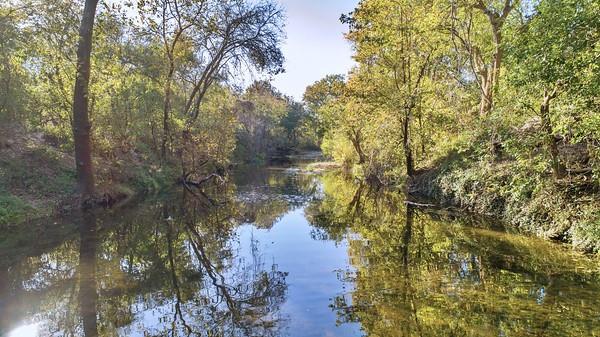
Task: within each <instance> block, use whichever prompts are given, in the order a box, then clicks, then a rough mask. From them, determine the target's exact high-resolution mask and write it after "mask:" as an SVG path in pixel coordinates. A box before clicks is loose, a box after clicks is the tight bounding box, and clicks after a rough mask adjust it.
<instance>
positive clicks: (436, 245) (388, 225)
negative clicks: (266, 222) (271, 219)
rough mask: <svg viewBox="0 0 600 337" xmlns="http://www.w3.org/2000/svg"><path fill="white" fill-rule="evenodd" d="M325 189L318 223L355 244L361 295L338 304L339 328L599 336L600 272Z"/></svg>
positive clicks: (374, 195) (479, 230)
mask: <svg viewBox="0 0 600 337" xmlns="http://www.w3.org/2000/svg"><path fill="white" fill-rule="evenodd" d="M324 189H325V197H324V198H323V200H321V201H320V202H318V203H315V204H313V205H312V206H311V208H310V212H309V214H310V218H311V219H312V220H313V224H314V225H315V226H317V227H319V228H320V230H321V231H324V232H326V233H327V234H326V235H325V236H326V237H328V238H335V239H340V238H342V237H343V238H348V240H349V241H350V242H349V246H350V249H349V254H350V256H351V259H350V260H351V262H352V266H353V267H354V273H353V274H352V275H350V276H349V277H348V279H347V280H346V282H349V283H351V284H353V285H354V287H355V290H354V291H352V292H350V293H348V294H343V295H341V296H337V297H335V298H334V299H333V300H332V308H333V310H334V311H336V312H337V314H338V317H339V323H340V324H344V323H348V322H360V324H361V326H362V329H363V331H364V333H365V335H367V336H413V335H414V336H525V335H532V336H598V335H600V311H599V308H600V287H599V277H598V265H597V263H593V262H592V261H590V260H588V259H586V258H583V257H579V256H576V255H574V254H571V253H569V252H566V251H563V250H562V249H560V248H559V247H557V246H556V245H554V244H551V243H548V242H543V241H539V240H535V239H530V238H525V237H522V236H515V235H510V234H506V233H501V232H498V231H494V230H490V229H489V228H487V226H485V225H483V224H481V223H480V224H477V226H473V224H469V225H467V224H465V223H463V222H461V221H457V220H452V219H451V217H449V216H447V215H440V214H435V213H434V214H431V213H424V212H423V211H421V210H418V209H415V208H414V207H412V206H410V205H405V204H404V202H403V200H404V197H403V196H402V195H399V194H397V193H381V192H377V191H367V192H365V187H364V186H352V185H348V184H347V183H345V182H344V181H343V180H342V181H340V179H339V177H335V176H329V177H325V178H324ZM343 223H347V224H349V232H350V233H353V234H352V235H348V234H346V235H340V233H342V232H344V231H345V229H344V227H343V226H340V224H343ZM478 226H479V227H478ZM346 233H348V232H346Z"/></svg>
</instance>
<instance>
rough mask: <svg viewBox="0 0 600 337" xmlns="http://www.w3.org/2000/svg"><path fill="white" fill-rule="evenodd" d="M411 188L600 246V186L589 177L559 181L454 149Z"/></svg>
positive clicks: (544, 233) (581, 245) (577, 245)
mask: <svg viewBox="0 0 600 337" xmlns="http://www.w3.org/2000/svg"><path fill="white" fill-rule="evenodd" d="M409 191H410V192H411V193H413V194H416V195H420V196H424V197H426V198H430V199H433V200H436V201H437V202H438V203H440V204H442V205H444V206H454V207H458V208H460V209H463V210H466V211H469V212H473V213H477V214H482V215H488V216H492V217H495V218H497V219H499V220H501V221H503V222H505V223H506V224H509V225H511V226H513V227H515V228H517V229H519V230H520V231H523V232H526V233H530V234H534V235H536V236H538V237H542V238H545V239H550V240H558V241H561V242H565V243H568V244H570V245H571V246H572V247H573V248H574V249H577V250H581V251H586V252H594V253H598V252H599V251H600V193H599V187H598V185H597V182H594V180H593V179H590V177H587V176H581V175H579V176H568V177H565V178H564V179H561V180H554V179H552V177H551V176H550V175H549V174H548V173H545V172H538V171H536V170H534V169H533V168H532V167H530V166H528V165H523V164H519V162H518V161H516V160H510V159H504V160H500V161H489V160H483V159H481V158H480V157H479V158H478V157H477V156H475V155H471V154H469V153H462V154H459V153H452V154H451V155H449V156H447V157H445V158H443V159H442V160H440V161H439V162H438V163H436V165H435V166H434V168H432V169H429V170H426V171H423V172H422V173H420V174H419V175H418V176H416V177H415V178H414V179H413V181H412V182H411V183H410V186H409Z"/></svg>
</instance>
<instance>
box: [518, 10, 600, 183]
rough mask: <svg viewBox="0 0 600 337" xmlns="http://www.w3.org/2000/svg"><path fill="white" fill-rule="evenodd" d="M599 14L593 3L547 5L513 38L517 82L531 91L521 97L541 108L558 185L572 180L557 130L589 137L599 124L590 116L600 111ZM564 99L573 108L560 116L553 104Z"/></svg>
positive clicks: (549, 152) (542, 123)
mask: <svg viewBox="0 0 600 337" xmlns="http://www.w3.org/2000/svg"><path fill="white" fill-rule="evenodd" d="M599 14H600V6H599V5H598V4H597V2H595V1H592V0H584V1H575V0H543V1H540V3H539V4H538V5H537V6H536V7H535V8H534V12H533V13H532V15H531V17H530V18H529V19H528V20H527V21H526V22H525V23H524V24H523V25H521V26H518V27H517V29H516V31H515V32H514V34H513V35H512V41H511V42H512V43H511V45H510V48H509V61H510V66H511V72H512V76H511V81H512V82H513V83H514V85H516V86H519V87H521V88H523V89H525V90H521V97H522V100H524V101H526V102H527V104H526V106H530V107H531V106H532V104H533V105H539V107H538V108H537V109H536V108H531V109H532V110H534V111H536V114H537V115H538V117H539V119H540V121H541V130H542V132H543V134H544V143H545V144H546V148H547V153H548V156H549V157H550V163H551V168H552V173H553V176H554V178H555V179H560V178H563V177H564V176H565V174H566V168H565V165H564V163H561V159H560V156H559V143H560V142H561V141H563V140H564V139H562V137H561V136H559V134H558V133H557V129H563V130H565V129H570V130H573V131H571V132H572V133H575V134H587V133H588V132H589V131H588V130H585V131H583V130H582V128H581V126H585V125H586V124H587V122H588V121H590V119H591V118H593V114H589V113H588V112H589V111H595V110H596V111H597V109H598V102H597V100H596V98H597V93H598V90H600V75H598V71H597V70H598V61H599V59H598V54H597V53H598V51H597V49H598V47H597V46H596V44H597V40H598V38H599V37H600V23H598V20H597V18H598V15H599ZM560 95H566V96H568V98H567V99H568V100H569V101H570V102H571V104H570V105H571V107H569V106H566V107H563V109H562V111H557V112H554V111H553V110H552V109H551V104H552V102H554V101H555V100H557V99H559V96H560ZM528 101H533V103H532V104H530V103H529V102H528ZM573 103H575V104H573ZM590 117H591V118H590ZM580 130H581V131H580ZM576 138H579V137H577V136H576ZM582 138H585V137H582ZM584 140H585V139H584Z"/></svg>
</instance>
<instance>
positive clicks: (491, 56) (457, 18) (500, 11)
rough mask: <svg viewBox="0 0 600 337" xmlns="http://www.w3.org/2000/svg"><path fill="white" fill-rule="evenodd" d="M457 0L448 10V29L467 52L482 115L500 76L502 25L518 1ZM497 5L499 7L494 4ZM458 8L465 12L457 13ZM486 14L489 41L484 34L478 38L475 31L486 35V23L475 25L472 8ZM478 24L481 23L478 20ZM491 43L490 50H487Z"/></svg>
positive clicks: (483, 115)
mask: <svg viewBox="0 0 600 337" xmlns="http://www.w3.org/2000/svg"><path fill="white" fill-rule="evenodd" d="M459 2H460V1H456V0H455V1H453V2H452V10H451V17H452V20H451V29H450V32H451V34H452V37H453V38H454V39H456V40H458V42H456V40H454V45H455V46H456V47H457V49H458V48H459V47H458V46H461V47H462V49H463V50H464V51H465V52H466V53H467V55H468V58H469V65H470V68H471V70H472V72H473V74H474V75H475V79H476V81H477V86H478V87H479V90H480V92H481V99H480V105H479V114H480V116H482V117H485V116H486V115H487V114H489V113H490V111H491V110H492V107H493V103H494V91H495V90H496V87H497V85H498V80H499V78H500V69H501V66H502V59H503V53H504V52H503V35H502V34H503V33H502V32H503V27H504V24H505V23H506V21H507V19H508V16H509V14H510V13H511V12H512V11H513V9H514V8H515V7H516V6H517V5H518V4H519V0H502V1H501V3H500V4H499V6H498V4H497V2H498V1H497V0H492V1H487V2H484V1H483V0H474V1H473V0H471V1H467V2H465V3H461V4H459ZM497 7H498V8H497ZM460 9H463V10H464V13H462V15H461V14H459V12H460ZM474 10H476V11H477V12H479V13H481V14H483V15H485V17H486V18H487V21H488V25H487V26H488V27H489V28H491V33H492V34H491V43H490V41H489V40H488V39H487V38H481V37H480V38H479V39H480V42H479V43H478V42H477V41H476V40H477V38H476V36H477V35H484V36H486V34H485V32H486V29H485V28H484V27H485V26H477V25H476V24H477V23H479V22H478V21H477V18H474V16H475V13H473V11H474ZM479 24H480V23H479ZM488 45H489V46H491V49H490V50H489V52H486V51H487V50H488V49H489V48H488Z"/></svg>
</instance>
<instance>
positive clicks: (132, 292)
mask: <svg viewBox="0 0 600 337" xmlns="http://www.w3.org/2000/svg"><path fill="white" fill-rule="evenodd" d="M220 192H221V197H222V200H219V206H218V207H207V205H206V202H205V201H204V200H202V199H201V198H200V196H194V195H190V194H185V193H181V194H174V195H173V196H172V198H171V200H172V201H170V202H165V201H160V202H156V203H155V204H154V205H153V206H151V207H146V208H144V209H142V210H140V209H136V210H135V211H133V212H131V214H124V215H122V216H121V217H118V218H115V217H100V216H96V215H94V214H86V215H85V216H82V217H81V218H80V219H78V220H77V221H76V222H77V223H79V226H78V227H79V231H78V234H79V235H78V237H75V236H74V237H73V238H72V239H67V240H65V241H64V242H63V243H62V244H60V245H59V246H58V247H54V248H51V249H49V250H48V251H46V252H44V253H43V254H39V255H37V256H36V255H35V254H36V253H31V252H30V253H31V254H32V255H33V256H32V257H27V258H23V259H21V260H20V261H18V262H17V263H15V264H13V265H12V266H10V267H9V269H10V270H11V272H10V273H8V274H3V275H2V276H1V281H2V286H3V289H1V291H0V301H2V302H3V303H6V304H7V305H9V306H10V307H9V308H10V310H11V311H13V313H14V316H15V317H18V319H19V320H18V321H21V319H22V318H23V317H29V320H30V321H37V322H41V325H40V327H39V330H40V332H42V335H61V336H62V335H64V336H86V337H90V336H111V335H127V336H130V335H140V336H141V335H144V336H192V335H193V336H278V335H280V334H281V331H282V329H284V328H285V322H286V320H285V317H283V315H282V314H281V313H280V307H281V305H282V303H283V302H284V301H285V297H286V292H287V284H286V276H287V274H286V273H285V272H282V271H279V270H278V269H277V265H275V264H272V265H270V266H267V265H266V264H265V263H264V261H262V258H261V253H260V251H259V249H258V247H257V246H255V247H252V249H251V255H250V256H251V258H249V259H243V258H240V257H238V256H236V250H237V249H238V248H239V247H236V246H235V228H236V227H237V226H238V223H239V222H238V220H239V219H240V218H242V216H240V212H241V210H243V209H244V207H245V206H244V205H240V204H239V203H238V202H236V201H235V199H234V198H233V197H234V194H233V193H234V191H233V190H231V189H225V190H223V191H220ZM246 206H247V205H246ZM253 207H254V208H255V211H260V205H254V206H253ZM278 211H280V210H278ZM244 212H246V213H247V212H248V210H246V211H244ZM277 216H279V215H274V217H275V218H276V217H277ZM15 259H16V258H15ZM20 285H24V286H23V287H22V288H20ZM15 294H17V296H18V297H19V298H21V299H23V300H22V301H20V302H19V303H13V302H14V296H15ZM11 299H12V300H11ZM73 299H75V301H74V300H73ZM9 301H13V302H10V303H9ZM36 307H38V308H36ZM7 310H9V309H8V308H7ZM7 315H8V314H7ZM2 317H3V319H4V318H5V317H6V316H5V315H4V314H2ZM15 323H16V322H5V321H3V323H2V324H3V325H4V327H2V328H1V329H2V330H0V331H10V330H12V329H14V328H15V326H12V325H11V324H15ZM53 331H54V332H55V333H53Z"/></svg>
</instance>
